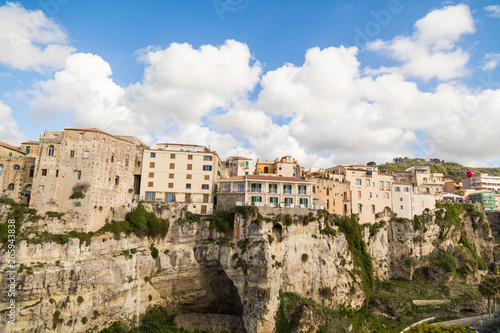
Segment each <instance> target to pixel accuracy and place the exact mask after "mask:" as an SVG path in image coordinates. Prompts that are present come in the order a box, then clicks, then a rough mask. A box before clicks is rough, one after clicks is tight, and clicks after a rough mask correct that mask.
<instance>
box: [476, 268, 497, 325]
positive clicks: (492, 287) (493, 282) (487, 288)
mask: <svg viewBox="0 0 500 333" xmlns="http://www.w3.org/2000/svg"><path fill="white" fill-rule="evenodd" d="M477 288H478V290H479V292H480V293H481V295H483V297H484V298H486V299H487V300H488V318H489V319H490V320H491V300H494V301H495V298H496V297H497V296H498V294H500V279H499V278H498V277H488V278H487V279H486V280H484V281H483V282H481V283H480V284H479V285H478V286H477ZM495 308H496V302H495Z"/></svg>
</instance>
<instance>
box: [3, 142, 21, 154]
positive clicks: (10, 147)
mask: <svg viewBox="0 0 500 333" xmlns="http://www.w3.org/2000/svg"><path fill="white" fill-rule="evenodd" d="M0 146H3V147H5V148H7V149H11V150H15V151H17V152H19V153H21V154H25V153H24V152H23V151H21V150H20V149H19V148H18V147H14V146H12V145H9V144H8V143H5V142H2V141H0Z"/></svg>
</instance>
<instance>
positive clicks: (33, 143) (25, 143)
mask: <svg viewBox="0 0 500 333" xmlns="http://www.w3.org/2000/svg"><path fill="white" fill-rule="evenodd" d="M39 143H40V142H38V141H26V142H23V143H21V144H22V145H37V144H39Z"/></svg>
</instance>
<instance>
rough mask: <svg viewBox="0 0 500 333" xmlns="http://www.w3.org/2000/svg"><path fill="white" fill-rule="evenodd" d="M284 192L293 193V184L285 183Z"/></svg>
mask: <svg viewBox="0 0 500 333" xmlns="http://www.w3.org/2000/svg"><path fill="white" fill-rule="evenodd" d="M283 193H285V194H292V185H283Z"/></svg>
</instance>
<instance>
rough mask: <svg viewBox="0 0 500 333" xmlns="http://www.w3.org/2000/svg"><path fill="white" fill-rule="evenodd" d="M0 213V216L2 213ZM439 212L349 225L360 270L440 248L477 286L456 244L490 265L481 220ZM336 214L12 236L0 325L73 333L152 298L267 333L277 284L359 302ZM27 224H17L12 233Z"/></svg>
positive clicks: (335, 302)
mask: <svg viewBox="0 0 500 333" xmlns="http://www.w3.org/2000/svg"><path fill="white" fill-rule="evenodd" d="M151 209H152V210H153V208H151ZM0 211H2V212H4V213H5V214H3V215H2V216H3V220H4V221H5V219H6V214H7V212H8V209H7V208H5V207H0ZM157 213H159V214H160V213H161V211H157ZM446 214H447V211H446V210H445V209H438V210H436V211H435V212H428V213H426V215H424V216H423V217H422V218H421V219H418V221H417V222H415V221H407V220H401V219H399V220H398V219H393V220H392V221H386V222H383V221H382V222H379V223H377V224H375V225H367V226H362V227H360V230H361V232H362V237H361V238H360V240H361V239H363V240H364V242H365V243H366V244H367V250H368V251H369V253H370V254H371V257H372V258H373V269H372V268H371V266H370V267H368V268H370V269H371V270H372V272H373V274H374V275H375V276H376V277H377V278H379V279H389V278H392V277H404V278H407V279H411V277H412V273H413V271H414V270H415V269H416V268H417V267H418V266H419V265H420V264H421V262H422V260H425V258H426V256H427V255H428V254H429V253H431V252H432V251H435V250H436V249H441V250H443V251H448V252H450V253H452V254H453V255H457V256H460V255H461V256H462V257H463V258H465V260H463V262H464V263H463V265H465V267H467V268H468V269H470V271H471V273H472V274H471V275H470V276H471V278H470V280H471V282H475V281H476V282H477V281H478V280H479V278H480V276H481V273H480V272H481V271H480V270H478V264H477V261H476V259H475V256H474V255H473V254H472V253H471V251H469V250H468V248H467V247H466V246H465V245H463V244H462V243H463V242H464V240H463V239H464V237H466V238H467V239H468V242H469V243H470V245H471V246H472V247H473V248H474V249H475V250H476V255H477V256H480V257H482V258H484V259H485V260H486V261H489V259H490V258H491V249H492V246H493V242H492V237H491V232H490V230H489V225H488V223H487V221H486V219H483V217H482V216H479V215H478V216H473V215H471V214H469V213H468V212H467V211H463V212H461V213H460V214H461V215H460V221H459V222H458V223H456V221H452V222H450V221H449V216H446ZM26 218H27V217H26ZM4 221H2V222H4ZM336 221H337V220H336V218H335V216H330V215H329V214H327V213H325V212H324V211H319V212H310V211H308V210H302V209H294V210H285V209H271V208H267V209H261V210H260V211H258V210H256V209H254V208H253V207H247V208H245V207H243V208H242V209H239V210H238V212H237V214H236V216H235V222H234V231H233V232H232V233H230V234H227V233H223V232H220V231H217V230H214V229H211V228H210V222H208V221H199V222H193V221H184V220H179V222H171V223H170V228H169V230H168V233H167V235H166V236H165V237H164V238H161V237H157V238H155V239H150V238H147V237H143V238H139V237H136V236H135V235H133V234H132V235H130V236H128V237H125V235H124V234H122V236H121V237H117V236H116V235H115V234H113V233H110V232H108V233H102V234H99V233H98V234H97V235H86V238H82V237H79V238H76V237H75V238H71V237H69V238H68V241H67V243H65V244H60V243H57V242H50V241H44V242H41V243H39V244H34V243H33V242H28V241H27V240H23V241H21V242H19V243H18V244H17V245H16V257H17V260H18V264H20V265H21V267H20V268H19V272H18V273H17V276H16V292H17V294H16V297H15V300H16V309H17V317H16V319H15V323H16V325H15V326H13V325H10V324H8V323H7V319H8V318H7V317H6V315H5V314H4V315H2V316H1V321H0V330H1V331H3V332H47V331H56V332H83V331H86V330H88V329H92V328H96V329H101V328H103V327H105V326H107V325H109V324H111V323H112V322H114V321H118V320H120V321H126V320H132V319H133V318H134V316H135V317H136V318H137V317H138V316H139V315H140V314H141V313H143V312H144V311H145V310H146V309H147V308H148V306H150V305H153V304H161V305H162V306H164V307H165V308H166V309H167V310H168V312H169V314H172V315H177V317H176V323H178V324H179V325H184V326H191V327H193V325H199V326H200V327H205V328H206V327H210V323H214V322H219V323H223V326H226V327H229V328H231V330H232V331H234V332H244V331H247V332H273V330H274V325H275V324H274V320H275V316H276V313H277V310H278V307H279V303H280V299H279V292H280V290H282V291H284V292H294V293H296V294H299V295H301V296H304V297H307V298H310V299H312V300H314V301H316V302H317V303H318V304H322V305H324V306H327V307H330V308H336V307H337V306H339V305H340V304H345V305H350V306H352V307H353V308H359V307H360V306H362V304H363V303H364V301H365V298H366V293H367V292H369V291H368V289H369V288H370V285H369V283H368V284H367V283H366V279H367V277H366V274H365V273H366V272H367V271H366V269H367V267H360V266H362V265H365V264H360V261H359V260H358V259H359V251H358V250H359V249H354V248H353V243H352V241H353V240H352V238H349V237H351V236H349V234H348V235H347V237H346V234H345V233H344V232H345V229H343V227H342V226H341V225H338V223H336ZM44 223H57V222H56V221H54V219H50V218H46V219H42V220H39V221H38V222H37V224H36V225H37V227H38V228H43V225H44ZM30 227H33V224H30V223H29V222H25V223H24V224H23V227H22V228H23V229H25V230H26V229H29V228H30ZM50 229H51V230H54V226H51V228H50ZM342 230H344V232H342ZM40 232H41V231H40ZM464 235H465V236H464ZM460 242H462V243H460ZM358 243H363V242H362V241H361V242H358ZM353 251H354V252H353ZM368 257H369V256H368ZM7 260H8V257H7V255H6V254H5V253H4V254H3V255H2V256H0V265H1V270H2V272H3V273H2V297H1V303H0V308H2V309H6V308H7V305H8V302H9V300H10V298H9V297H8V295H7V289H8V284H9V283H8V281H7V273H6V271H7V268H8V267H7V264H8V261H7ZM370 265H371V260H370ZM18 267H19V266H18ZM436 276H438V274H436ZM439 278H441V277H439ZM367 288H368V289H367ZM207 325H208V326H207Z"/></svg>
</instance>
